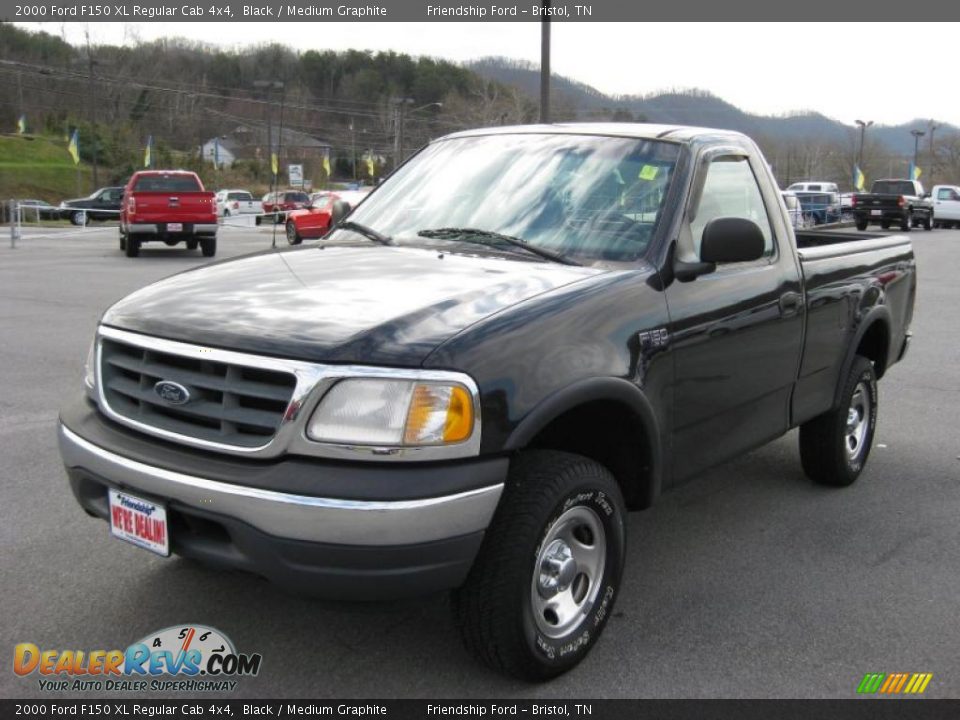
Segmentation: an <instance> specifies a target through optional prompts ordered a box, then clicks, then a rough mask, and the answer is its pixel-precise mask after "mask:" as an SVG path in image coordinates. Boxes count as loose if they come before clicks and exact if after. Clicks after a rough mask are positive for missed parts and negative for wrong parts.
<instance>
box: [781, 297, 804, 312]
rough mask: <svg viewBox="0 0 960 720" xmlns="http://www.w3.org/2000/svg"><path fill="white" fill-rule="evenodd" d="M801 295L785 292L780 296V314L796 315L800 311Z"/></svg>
mask: <svg viewBox="0 0 960 720" xmlns="http://www.w3.org/2000/svg"><path fill="white" fill-rule="evenodd" d="M802 301H803V296H802V295H801V294H800V293H795V292H786V293H784V294H783V295H781V296H780V316H781V317H788V316H790V315H796V314H797V313H798V312H799V311H800V304H801V302H802Z"/></svg>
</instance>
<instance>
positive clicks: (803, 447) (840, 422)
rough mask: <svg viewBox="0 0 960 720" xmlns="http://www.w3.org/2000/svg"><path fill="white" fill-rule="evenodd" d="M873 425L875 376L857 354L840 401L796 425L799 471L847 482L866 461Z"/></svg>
mask: <svg viewBox="0 0 960 720" xmlns="http://www.w3.org/2000/svg"><path fill="white" fill-rule="evenodd" d="M876 428H877V376H876V373H875V372H874V369H873V363H871V362H870V361H869V360H868V359H867V358H865V357H863V356H861V355H857V357H856V358H854V361H853V365H852V366H851V367H850V372H849V373H847V378H846V380H845V382H844V386H843V392H842V394H841V399H840V404H839V405H838V406H837V407H836V408H835V409H834V410H830V411H828V412H826V413H824V414H823V415H820V416H818V417H815V418H814V419H813V420H810V421H808V422H806V423H804V424H803V425H801V426H800V460H801V463H802V464H803V471H804V472H805V473H806V474H807V476H808V477H810V478H811V479H813V480H814V481H816V482H818V483H820V484H822V485H834V486H839V487H842V486H846V485H850V484H851V483H853V481H854V480H856V479H857V478H858V477H859V475H860V472H861V471H862V470H863V466H864V465H865V464H866V462H867V457H868V456H869V455H870V447H871V445H872V444H873V435H874V433H875V431H876Z"/></svg>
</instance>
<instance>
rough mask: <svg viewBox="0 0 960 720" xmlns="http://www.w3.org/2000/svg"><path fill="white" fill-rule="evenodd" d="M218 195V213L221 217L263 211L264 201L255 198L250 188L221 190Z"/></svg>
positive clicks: (255, 213)
mask: <svg viewBox="0 0 960 720" xmlns="http://www.w3.org/2000/svg"><path fill="white" fill-rule="evenodd" d="M216 197H217V214H218V215H220V216H221V217H230V216H231V215H259V214H261V213H262V212H263V203H262V202H260V201H259V200H257V199H255V198H254V197H253V194H252V193H251V192H250V191H249V190H220V191H219V192H218V193H217V196H216Z"/></svg>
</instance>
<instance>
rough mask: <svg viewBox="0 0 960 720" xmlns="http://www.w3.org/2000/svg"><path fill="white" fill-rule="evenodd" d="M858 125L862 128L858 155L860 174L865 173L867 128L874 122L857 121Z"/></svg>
mask: <svg viewBox="0 0 960 720" xmlns="http://www.w3.org/2000/svg"><path fill="white" fill-rule="evenodd" d="M855 122H856V123H857V125H859V126H860V152H859V153H858V154H857V167H858V168H860V172H863V146H864V143H865V142H866V140H867V128H868V127H870V126H871V125H873V120H867V121H866V122H864V121H863V120H856V121H855Z"/></svg>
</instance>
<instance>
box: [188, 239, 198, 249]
mask: <svg viewBox="0 0 960 720" xmlns="http://www.w3.org/2000/svg"><path fill="white" fill-rule="evenodd" d="M198 247H200V241H199V240H197V238H190V239H189V240H187V250H196V249H197V248H198Z"/></svg>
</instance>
